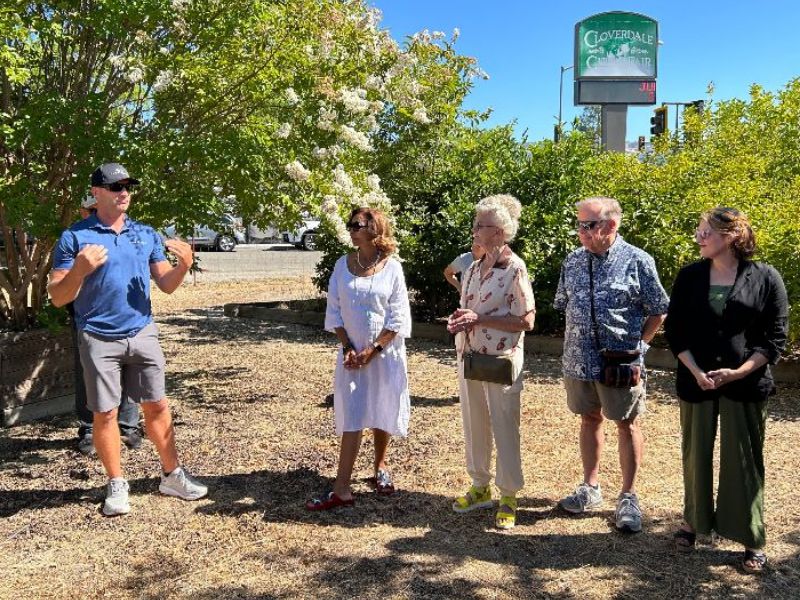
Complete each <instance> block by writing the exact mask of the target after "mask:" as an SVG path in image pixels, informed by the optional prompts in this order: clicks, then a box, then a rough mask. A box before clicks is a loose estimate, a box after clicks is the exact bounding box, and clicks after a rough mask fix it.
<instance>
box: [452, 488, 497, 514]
mask: <svg viewBox="0 0 800 600" xmlns="http://www.w3.org/2000/svg"><path fill="white" fill-rule="evenodd" d="M492 506H494V501H493V500H492V489H491V488H490V487H489V486H488V485H487V486H484V487H475V486H474V485H472V486H470V488H469V491H468V492H467V493H466V494H464V495H463V496H459V497H458V498H456V499H455V500H454V501H453V510H454V511H456V512H457V513H465V512H469V511H471V510H475V509H476V508H491V507H492Z"/></svg>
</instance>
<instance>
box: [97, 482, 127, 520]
mask: <svg viewBox="0 0 800 600" xmlns="http://www.w3.org/2000/svg"><path fill="white" fill-rule="evenodd" d="M129 512H131V505H130V503H129V502H128V482H127V481H125V480H124V479H123V478H122V477H115V478H114V479H109V480H108V485H107V486H106V501H105V502H103V514H104V515H105V516H107V517H115V516H117V515H127V514H128V513H129Z"/></svg>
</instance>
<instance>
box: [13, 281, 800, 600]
mask: <svg viewBox="0 0 800 600" xmlns="http://www.w3.org/2000/svg"><path fill="white" fill-rule="evenodd" d="M314 293H315V292H314V289H313V287H312V286H311V284H310V281H308V280H307V279H272V280H263V281H247V282H240V283H236V282H228V283H216V284H202V285H198V286H188V285H187V286H184V287H182V288H181V289H180V290H178V291H177V292H176V293H175V294H174V295H173V296H169V297H168V296H164V295H162V294H159V293H155V294H154V306H155V310H156V312H157V322H158V325H159V328H160V330H161V338H162V343H163V346H164V350H165V352H166V354H167V358H168V376H167V383H168V391H169V395H170V398H171V401H172V407H173V411H174V415H175V420H176V424H177V437H178V445H179V450H180V452H181V456H182V461H183V462H184V463H185V464H186V465H187V466H188V467H189V468H190V469H191V470H192V471H193V472H194V473H195V474H197V475H198V476H200V477H201V478H203V479H204V480H205V481H206V482H207V483H208V484H209V486H210V488H211V492H210V495H209V497H208V498H207V499H203V500H200V501H198V502H195V503H186V502H182V501H180V500H177V499H173V498H168V497H164V496H161V495H159V494H158V492H157V477H158V470H159V466H158V461H157V458H156V454H155V451H154V449H153V447H152V445H151V444H150V443H149V442H145V443H144V444H143V445H142V448H141V449H140V450H138V451H135V452H131V451H127V450H126V451H124V453H123V460H124V465H125V469H126V473H127V476H128V478H129V480H130V483H131V494H132V495H131V503H132V507H133V510H132V512H131V513H130V514H129V515H127V516H125V517H118V518H113V519H109V518H104V517H103V516H102V515H101V514H100V511H99V507H100V503H101V501H102V497H103V485H104V483H105V481H104V476H103V473H102V470H101V467H100V465H99V463H98V461H97V460H96V459H92V458H86V457H83V456H82V455H80V454H79V453H78V452H77V450H76V446H75V422H74V419H73V418H72V417H71V416H64V417H59V418H55V419H51V420H49V421H44V422H39V423H35V424H29V425H24V426H20V427H16V428H13V429H11V430H5V431H2V432H0V573H2V578H0V598H13V599H14V600H19V599H20V598H25V599H27V598H145V599H162V598H192V599H216V598H266V599H279V598H281V599H283V598H342V599H344V598H362V597H377V596H382V597H388V598H459V599H471V598H475V599H477V598H481V599H483V598H537V597H554V598H563V599H571V598H634V597H637V598H670V599H678V598H712V597H730V598H750V597H753V598H755V597H760V598H790V597H794V598H797V597H798V589H800V588H799V587H798V586H800V513H798V508H797V507H798V504H797V498H798V494H797V487H796V486H797V481H798V477H797V473H798V472H800V455H799V454H798V452H797V444H798V440H799V439H800V423H798V415H800V408H798V403H797V400H798V398H800V390H799V389H798V388H796V387H794V388H792V387H784V389H782V390H781V392H780V394H779V395H778V396H777V398H776V399H775V400H774V401H773V402H772V404H771V416H770V422H769V424H768V427H767V443H766V470H767V488H766V509H767V527H768V536H769V540H768V547H767V552H768V555H769V559H770V566H769V568H768V570H767V572H766V573H765V574H764V575H762V576H760V577H753V576H748V575H745V574H743V573H742V572H741V571H740V570H739V569H738V568H737V565H738V561H739V557H740V548H739V547H737V546H736V545H735V544H732V543H730V542H727V541H725V540H703V543H702V544H701V546H700V547H699V549H698V550H697V551H696V552H695V553H693V554H691V555H679V554H677V553H676V552H675V551H674V549H673V545H672V541H671V534H672V532H673V531H674V530H675V528H676V527H677V525H678V523H679V521H680V510H681V502H682V494H683V491H682V484H681V467H680V450H679V444H680V441H679V440H680V438H679V426H678V414H677V412H678V411H677V405H676V402H675V398H674V397H673V395H672V393H671V390H672V374H671V373H667V372H654V373H651V379H650V384H649V385H650V389H649V396H648V401H649V404H648V413H647V416H646V419H645V420H644V425H643V427H644V431H645V435H646V439H647V442H646V444H647V445H646V457H645V464H644V467H643V470H642V475H641V480H640V482H639V485H638V491H639V495H640V498H641V502H642V506H643V509H644V511H645V529H644V532H643V533H641V534H637V535H632V536H631V535H623V534H620V533H617V532H616V531H614V529H613V528H612V527H611V526H610V522H609V518H610V517H611V515H612V513H613V502H612V500H613V498H614V496H615V495H616V490H617V489H618V486H619V483H620V479H619V475H618V468H617V460H616V440H615V438H616V434H615V431H614V429H613V427H607V428H606V437H607V441H608V445H607V448H606V453H605V455H604V460H603V470H602V480H601V483H602V485H603V487H604V489H605V493H606V504H605V507H604V508H603V510H601V511H599V512H597V513H593V514H591V515H589V516H587V517H584V518H575V517H571V516H567V515H566V514H565V513H562V512H561V511H559V510H558V509H555V508H554V507H555V505H556V502H557V501H558V499H559V498H560V497H562V496H563V495H564V494H565V493H567V492H569V491H571V490H572V489H573V488H574V486H575V485H576V483H577V482H578V481H579V480H580V478H581V468H580V461H579V457H578V448H577V428H578V422H577V420H576V419H575V418H574V417H572V416H571V415H570V414H569V412H568V410H567V408H566V406H565V397H564V392H563V389H562V386H561V381H560V368H559V360H558V359H557V358H555V357H549V356H530V357H528V359H527V364H526V368H527V370H528V374H527V377H526V387H525V391H524V393H523V414H522V421H523V422H522V444H523V457H524V458H523V460H524V472H525V477H526V484H525V489H524V490H523V492H522V494H521V500H520V511H519V516H518V526H517V527H516V528H515V529H514V530H512V531H510V532H508V533H501V532H498V531H497V530H495V529H494V528H493V527H492V524H493V511H478V512H477V513H470V514H467V515H456V514H454V513H453V512H452V511H451V510H450V502H451V498H452V497H453V496H454V495H455V494H457V493H460V492H463V491H464V490H466V488H467V486H468V483H469V482H468V478H467V476H466V473H465V469H464V459H463V442H462V435H461V422H460V412H459V407H458V399H457V395H456V394H457V383H456V378H455V361H454V355H453V352H452V351H451V349H450V348H449V347H447V346H446V345H443V344H439V343H434V342H429V341H425V340H415V339H412V340H409V344H408V348H409V372H410V382H411V394H412V416H411V426H410V435H409V437H408V438H407V439H405V440H397V441H396V442H394V443H393V446H392V448H391V450H390V464H391V468H392V470H393V472H394V474H395V479H396V483H397V484H398V487H399V488H400V491H399V493H397V494H396V495H395V496H393V497H389V498H384V497H378V496H377V495H376V494H374V493H373V492H371V491H370V488H369V487H368V486H367V484H366V483H365V482H364V481H363V479H364V478H366V477H367V476H369V475H370V474H371V452H372V448H371V442H370V439H369V436H365V444H364V448H363V452H362V454H361V456H360V457H359V461H358V463H357V467H356V477H357V481H356V482H355V488H354V489H355V491H356V494H357V496H356V506H355V507H354V508H352V509H345V510H340V511H338V512H332V513H328V514H312V513H308V512H306V511H305V510H304V507H303V503H304V501H305V500H306V498H308V497H309V495H311V494H312V493H314V492H317V491H321V490H323V489H325V488H326V486H328V485H329V484H330V481H331V478H332V476H333V475H334V473H335V468H336V455H337V439H336V437H335V434H334V431H333V412H332V404H331V400H330V397H329V394H330V393H331V391H332V373H333V362H334V352H335V346H334V342H333V338H332V336H330V335H328V334H326V333H325V332H322V331H319V330H315V329H313V328H310V327H306V326H299V325H297V326H295V325H286V324H274V323H268V322H258V321H250V320H240V319H229V318H226V317H225V316H224V315H223V314H222V308H221V306H222V304H223V303H225V302H234V301H236V302H239V301H248V300H275V299H292V298H308V297H311V296H313V295H314ZM712 542H713V543H712Z"/></svg>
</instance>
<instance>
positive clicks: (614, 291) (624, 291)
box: [608, 282, 633, 308]
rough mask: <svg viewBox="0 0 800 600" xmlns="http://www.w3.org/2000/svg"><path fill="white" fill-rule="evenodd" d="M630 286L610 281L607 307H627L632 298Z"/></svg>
mask: <svg viewBox="0 0 800 600" xmlns="http://www.w3.org/2000/svg"><path fill="white" fill-rule="evenodd" d="M631 291H632V290H631V286H630V285H629V284H627V283H619V282H612V283H611V284H610V285H609V286H608V306H609V308H627V307H628V306H630V304H631V301H632V299H633V295H632V293H631Z"/></svg>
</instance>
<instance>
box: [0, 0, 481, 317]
mask: <svg viewBox="0 0 800 600" xmlns="http://www.w3.org/2000/svg"><path fill="white" fill-rule="evenodd" d="M379 19H380V15H379V12H378V11H377V10H375V9H371V8H368V7H367V6H366V5H365V4H364V2H362V1H361V0H286V1H284V2H274V1H270V0H240V1H238V2H227V1H225V0H71V1H70V0H66V1H59V2H55V1H50V2H47V1H44V2H24V1H18V0H6V2H5V3H4V5H3V7H0V33H2V34H3V38H4V41H5V43H4V46H3V47H2V48H1V49H0V153H2V160H0V232H2V235H3V239H4V246H3V249H2V266H3V267H4V268H3V269H2V270H0V291H2V294H0V305H1V306H0V314H1V315H2V317H3V318H4V319H5V320H6V325H9V324H10V325H11V326H14V327H24V326H26V324H28V323H29V322H30V318H31V315H32V314H35V313H37V312H38V311H39V309H40V308H41V307H42V305H43V302H44V294H45V287H46V275H47V272H48V270H49V268H50V264H51V254H52V249H53V246H54V243H55V240H56V239H57V236H58V234H59V232H60V231H61V230H62V229H63V228H64V227H66V226H68V225H69V224H70V223H71V222H72V221H73V220H74V219H75V218H76V216H77V207H78V205H79V203H80V201H81V199H82V198H83V197H84V196H85V194H86V193H87V192H88V179H89V173H90V172H91V171H92V169H93V168H94V167H96V165H97V164H99V163H101V162H107V161H118V162H122V163H124V164H126V166H128V167H129V170H130V171H131V172H132V173H134V174H135V175H136V176H137V177H139V178H140V179H142V181H143V186H142V189H141V191H139V192H138V193H137V194H136V196H135V200H134V203H133V208H132V213H134V216H137V217H140V218H143V219H145V220H146V221H148V222H150V223H152V224H154V225H156V226H160V225H161V224H163V223H164V222H166V221H176V222H177V223H178V225H179V228H181V227H182V228H183V229H184V230H186V229H188V227H189V226H190V224H192V223H203V222H210V221H212V220H213V218H214V215H216V214H219V212H221V211H222V210H223V209H224V206H225V204H226V203H227V204H233V205H234V206H233V208H235V210H237V211H239V212H240V213H241V214H242V215H244V216H246V217H249V218H251V219H252V220H254V221H255V222H258V223H261V224H266V223H279V224H284V225H288V224H290V223H291V222H294V221H296V220H297V219H298V218H299V215H300V213H301V212H302V211H304V210H310V211H314V212H316V211H319V210H321V211H322V212H323V213H324V215H326V216H327V219H328V222H329V223H330V224H331V225H332V226H333V229H334V230H335V231H337V232H338V233H339V234H343V233H344V231H343V223H342V221H341V215H342V214H343V213H344V212H346V210H347V209H349V207H350V206H351V205H354V204H370V205H375V206H380V207H383V208H386V209H387V210H390V209H391V207H390V201H389V199H388V198H387V196H386V194H385V193H384V192H383V190H382V188H381V184H380V180H379V179H378V178H377V176H375V175H373V172H372V171H373V170H372V168H371V167H370V165H374V164H375V163H376V160H378V159H377V158H376V151H375V147H376V141H378V140H379V141H380V146H381V147H382V148H386V147H388V146H387V142H389V141H391V140H393V139H396V138H402V137H404V136H405V137H408V136H413V135H417V134H419V132H420V131H424V130H426V129H428V130H430V129H433V128H435V127H437V126H438V125H440V124H443V123H447V122H452V121H453V120H454V119H455V118H456V116H457V114H458V107H459V105H460V103H461V100H462V99H463V97H464V95H465V94H466V93H467V91H468V89H469V80H470V77H471V76H473V75H475V70H474V64H473V63H474V61H473V60H472V59H469V58H466V57H461V56H459V55H458V54H457V53H456V52H455V51H454V48H453V42H454V41H455V37H456V35H453V36H447V37H446V36H445V35H444V34H442V33H439V32H435V33H433V34H431V33H428V32H423V33H422V34H420V35H418V36H415V37H414V38H412V39H410V40H407V41H406V42H405V43H404V44H403V45H402V47H401V46H400V45H398V43H397V42H395V41H394V40H393V39H392V38H391V36H390V35H389V33H388V32H387V31H386V30H383V29H381V28H380V25H379ZM29 296H30V301H28V297H29Z"/></svg>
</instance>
